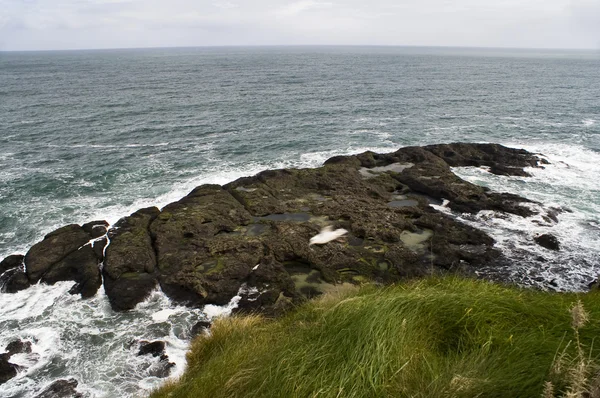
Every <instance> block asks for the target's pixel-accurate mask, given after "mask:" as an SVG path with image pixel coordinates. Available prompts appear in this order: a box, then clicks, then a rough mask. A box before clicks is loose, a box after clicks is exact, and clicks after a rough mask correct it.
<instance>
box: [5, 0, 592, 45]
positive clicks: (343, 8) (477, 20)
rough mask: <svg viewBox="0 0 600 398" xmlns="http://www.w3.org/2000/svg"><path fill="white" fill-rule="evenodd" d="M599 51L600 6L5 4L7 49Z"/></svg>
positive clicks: (250, 0) (360, 0)
mask: <svg viewBox="0 0 600 398" xmlns="http://www.w3.org/2000/svg"><path fill="white" fill-rule="evenodd" d="M319 44H322V45H407V46H461V47H463V46H464V47H516V48H573V49H580V48H591V49H599V48H600V0H368V1H365V0H0V50H5V51H9V50H64V49H96V48H131V47H136V48H137V47H185V46H223V45H319Z"/></svg>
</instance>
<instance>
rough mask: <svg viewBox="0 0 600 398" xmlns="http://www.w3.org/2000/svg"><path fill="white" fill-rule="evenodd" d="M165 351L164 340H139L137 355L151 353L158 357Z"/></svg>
mask: <svg viewBox="0 0 600 398" xmlns="http://www.w3.org/2000/svg"><path fill="white" fill-rule="evenodd" d="M164 353H165V342H164V341H152V342H150V341H140V349H139V351H138V355H152V356H153V357H158V356H161V355H164Z"/></svg>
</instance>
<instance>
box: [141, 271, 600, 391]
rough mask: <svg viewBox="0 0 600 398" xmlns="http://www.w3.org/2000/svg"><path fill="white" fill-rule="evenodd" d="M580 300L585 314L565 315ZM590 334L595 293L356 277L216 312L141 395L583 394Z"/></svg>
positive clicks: (597, 313)
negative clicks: (280, 308)
mask: <svg viewBox="0 0 600 398" xmlns="http://www.w3.org/2000/svg"><path fill="white" fill-rule="evenodd" d="M579 300H580V301H579ZM578 302H579V303H580V304H577V303H578ZM578 305H579V306H580V307H579V308H580V310H581V311H584V314H583V315H585V316H589V321H588V320H587V318H586V319H585V322H579V323H576V322H575V321H574V319H575V316H576V315H577V313H578V312H577V310H576V309H574V308H576V307H577V306H578ZM574 314H575V315H574ZM579 314H580V315H581V313H580V312H579ZM598 335H600V294H598V293H588V294H579V295H578V294H556V293H545V292H539V291H533V290H523V289H517V288H512V287H505V286H500V285H497V284H492V283H488V282H482V281H475V280H469V279H459V278H441V279H439V278H433V279H426V280H421V281H415V282H408V283H404V284H400V285H396V286H392V287H388V288H376V287H372V286H366V287H363V288H361V289H360V290H358V289H356V290H350V291H346V292H343V293H338V294H336V295H327V296H325V297H323V298H320V299H317V300H313V301H311V302H308V303H306V304H305V305H303V306H301V307H299V308H297V309H296V310H295V311H294V312H292V313H290V314H289V315H287V316H285V317H283V318H280V319H277V320H268V319H264V318H262V317H260V316H244V317H232V318H224V319H220V320H218V321H217V322H215V323H214V325H213V327H212V329H211V334H210V335H202V336H199V337H198V338H196V339H195V340H194V341H193V343H192V345H191V349H190V352H189V353H188V369H187V371H186V373H185V374H184V375H183V376H182V377H181V379H179V380H175V381H170V382H168V383H167V384H166V385H164V386H163V387H162V388H161V389H160V390H158V391H155V392H154V393H153V394H152V395H151V396H152V398H159V397H172V398H183V397H194V398H196V397H211V398H217V397H227V398H233V397H240V398H241V397H244V398H250V397H261V398H262V397H282V398H283V397H286V398H287V397H332V398H333V397H423V398H425V397H427V398H429V397H469V398H472V397H542V396H544V397H558V396H568V397H584V396H585V397H593V396H594V395H593V394H590V393H588V392H593V391H594V389H596V390H597V389H598V386H596V385H595V384H599V383H598V382H597V381H595V380H596V379H598V375H597V374H596V367H595V365H594V364H595V359H596V358H597V356H598V355H599V354H600V351H599V349H597V348H595V347H594V345H593V339H594V337H595V336H598ZM543 394H545V395H543ZM586 394H587V395H586ZM598 396H600V395H598Z"/></svg>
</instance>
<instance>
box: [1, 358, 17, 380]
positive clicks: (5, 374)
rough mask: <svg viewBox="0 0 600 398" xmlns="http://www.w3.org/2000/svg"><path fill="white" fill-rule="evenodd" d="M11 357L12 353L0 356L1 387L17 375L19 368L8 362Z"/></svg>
mask: <svg viewBox="0 0 600 398" xmlns="http://www.w3.org/2000/svg"><path fill="white" fill-rule="evenodd" d="M10 357H11V354H10V353H6V354H0V385H1V384H4V383H6V382H7V381H9V380H10V379H12V378H13V377H15V376H16V375H17V366H16V365H13V364H12V363H10V362H8V361H9V359H10Z"/></svg>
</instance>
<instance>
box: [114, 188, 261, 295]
mask: <svg viewBox="0 0 600 398" xmlns="http://www.w3.org/2000/svg"><path fill="white" fill-rule="evenodd" d="M251 220H252V217H251V216H250V214H248V212H247V211H246V209H245V208H244V206H242V205H241V204H240V202H239V201H238V200H237V199H236V198H235V197H234V196H232V195H231V194H230V193H229V192H228V191H226V190H224V189H223V188H222V187H221V186H218V185H203V186H200V187H198V188H196V189H194V190H193V191H192V192H191V193H190V194H189V195H187V196H186V197H184V198H183V199H181V200H180V201H178V202H175V203H171V204H170V205H167V206H166V207H165V208H163V210H162V212H161V214H160V216H158V217H157V218H156V220H154V221H153V222H152V225H151V227H150V230H151V232H152V236H153V238H154V244H155V248H156V252H157V256H158V272H159V278H160V279H159V280H160V285H161V288H162V290H163V291H164V292H165V294H166V295H167V296H169V297H170V298H171V299H173V300H175V301H177V302H181V303H186V304H189V305H196V306H197V305H203V304H218V305H223V304H226V303H227V302H229V300H230V299H231V297H233V296H234V295H235V294H236V293H237V291H238V289H239V288H240V286H241V284H242V280H243V279H244V278H245V277H246V276H247V275H248V274H249V273H250V270H251V269H252V267H253V266H254V265H255V264H256V263H257V262H258V261H259V260H260V258H261V256H262V254H263V245H262V244H261V242H260V240H258V239H254V238H252V237H248V238H247V239H246V238H244V239H240V236H237V235H234V234H232V232H234V231H235V229H236V228H238V227H239V226H240V225H244V224H247V223H249V222H250V221H251ZM111 246H112V244H111Z"/></svg>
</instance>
